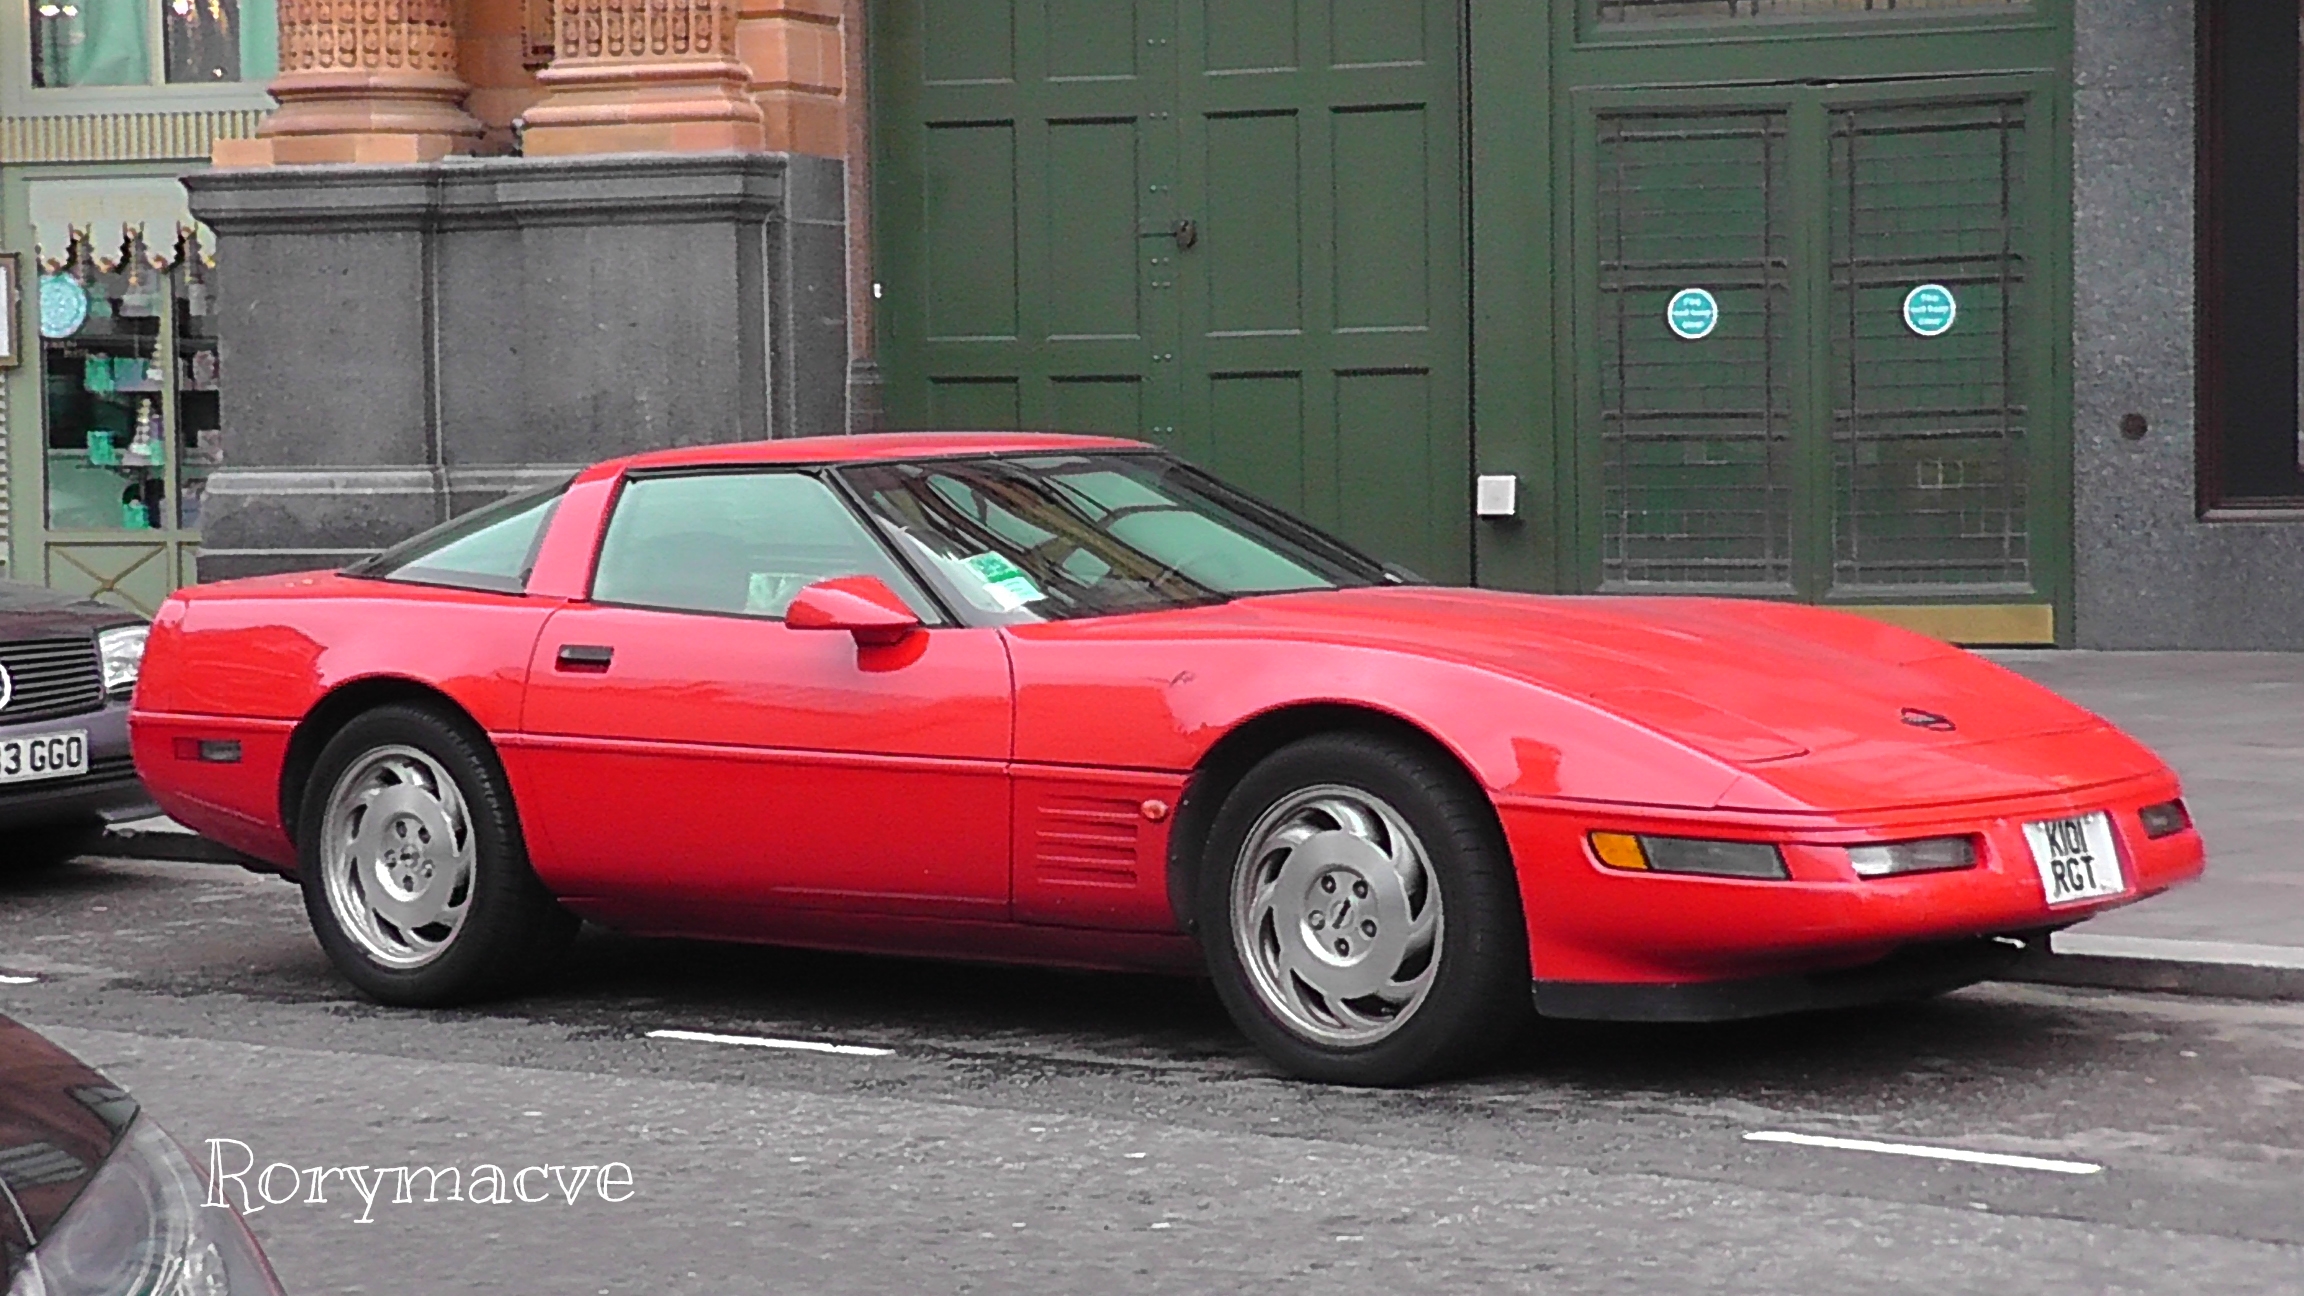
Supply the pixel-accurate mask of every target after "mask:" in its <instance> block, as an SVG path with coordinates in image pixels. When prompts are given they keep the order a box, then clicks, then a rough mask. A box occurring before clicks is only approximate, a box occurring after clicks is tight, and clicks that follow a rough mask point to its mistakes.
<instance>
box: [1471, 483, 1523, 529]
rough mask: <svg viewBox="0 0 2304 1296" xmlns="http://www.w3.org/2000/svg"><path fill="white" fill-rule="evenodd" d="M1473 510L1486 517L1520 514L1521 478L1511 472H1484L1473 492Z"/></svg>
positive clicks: (1516, 515) (1479, 515)
mask: <svg viewBox="0 0 2304 1296" xmlns="http://www.w3.org/2000/svg"><path fill="white" fill-rule="evenodd" d="M1472 512H1473V514H1474V515H1475V516H1478V517H1484V518H1508V517H1518V516H1520V479H1519V478H1518V477H1515V476H1513V475H1512V474H1511V473H1482V474H1481V475H1480V482H1479V486H1478V487H1477V488H1476V489H1475V490H1474V491H1473V492H1472Z"/></svg>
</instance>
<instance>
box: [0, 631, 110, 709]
mask: <svg viewBox="0 0 2304 1296" xmlns="http://www.w3.org/2000/svg"><path fill="white" fill-rule="evenodd" d="M0 666H5V667H6V668H7V669H8V678H9V680H10V681H11V682H12V683H13V684H14V686H15V687H14V688H13V689H12V690H11V691H10V695H9V699H8V705H7V706H6V707H0V725H9V724H23V723H26V722H28V721H33V720H53V719H56V718H57V717H59V716H68V715H78V714H79V713H81V712H83V711H94V710H96V709H97V708H98V707H101V706H103V705H104V672H103V668H102V667H101V666H100V665H98V664H97V660H96V641H95V640H93V639H88V638H79V639H23V640H18V641H17V642H14V643H0Z"/></svg>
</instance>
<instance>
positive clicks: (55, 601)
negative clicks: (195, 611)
mask: <svg viewBox="0 0 2304 1296" xmlns="http://www.w3.org/2000/svg"><path fill="white" fill-rule="evenodd" d="M143 619H144V618H142V617H140V616H138V615H136V614H135V613H133V612H128V611H124V610H122V609H120V608H116V607H113V606H111V605H109V604H105V603H98V602H96V601H95V600H93V599H84V598H78V597H75V596H73V595H70V594H59V593H57V592H56V591H55V590H51V589H43V588H41V587H40V586H38V585H26V584H24V583H23V582H21V581H0V640H8V639H37V638H46V637H48V636H52V635H76V634H88V633H91V632H93V631H96V630H100V629H106V628H108V627H111V626H118V625H135V624H137V623H138V622H140V621H142V620H143Z"/></svg>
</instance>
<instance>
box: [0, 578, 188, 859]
mask: <svg viewBox="0 0 2304 1296" xmlns="http://www.w3.org/2000/svg"><path fill="white" fill-rule="evenodd" d="M144 632H145V622H144V618H142V617H140V616H137V615H136V614H135V613H133V612H124V611H122V610H120V609H119V608H116V607H110V606H107V605H105V604H102V603H96V602H92V601H89V600H86V599H77V598H73V597H71V596H69V595H65V594H58V593H56V592H55V591H53V590H45V589H41V588H40V587H38V586H36V585H25V584H20V583H18V582H15V581H0V863H13V864H38V863H43V862H47V861H50V860H54V859H59V858H62V857H64V856H67V855H71V854H75V853H77V852H78V851H81V850H83V849H85V848H87V847H88V846H89V845H91V844H93V842H94V841H95V839H96V837H97V836H98V834H100V833H101V832H102V830H103V827H104V825H105V824H106V823H118V822H120V821H122V820H126V819H140V818H143V817H144V816H146V815H151V814H157V813H159V811H158V808H157V807H155V806H154V805H153V804H152V800H151V798H150V797H148V796H146V795H145V792H144V785H143V784H142V783H139V782H138V781H137V779H136V766H135V762H134V761H132V760H131V759H130V758H129V755H128V698H129V694H131V693H133V692H134V691H135V688H136V671H137V667H138V666H139V665H140V664H141V663H142V662H143V660H144Z"/></svg>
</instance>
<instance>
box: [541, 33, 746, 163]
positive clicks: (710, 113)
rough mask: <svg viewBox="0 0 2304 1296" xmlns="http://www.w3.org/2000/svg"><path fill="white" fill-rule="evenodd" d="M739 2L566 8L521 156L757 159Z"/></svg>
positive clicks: (555, 37)
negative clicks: (740, 45) (751, 155)
mask: <svg viewBox="0 0 2304 1296" xmlns="http://www.w3.org/2000/svg"><path fill="white" fill-rule="evenodd" d="M736 5H737V0H558V12H557V15H556V21H555V23H554V25H553V49H552V65H551V66H550V67H547V68H545V69H544V70H543V71H541V72H539V73H537V74H536V80H537V82H538V83H539V84H541V85H542V86H544V87H545V96H544V100H543V102H541V103H539V104H537V105H536V106H535V107H533V108H530V109H529V110H528V111H527V113H526V114H525V119H526V129H525V131H524V133H523V134H522V137H521V138H522V141H523V142H522V147H521V151H522V152H524V153H525V154H527V155H528V156H529V157H548V156H554V155H565V154H571V153H704V152H720V151H728V150H735V151H741V152H759V151H761V150H762V149H764V148H766V147H767V137H766V133H765V131H764V130H763V128H762V125H761V113H760V106H759V105H758V104H756V103H754V102H753V101H752V97H751V95H749V94H748V93H746V89H747V86H748V83H749V82H750V80H751V73H750V71H749V70H748V69H747V68H746V67H745V66H744V64H743V63H741V62H739V61H738V60H737V57H736Z"/></svg>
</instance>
